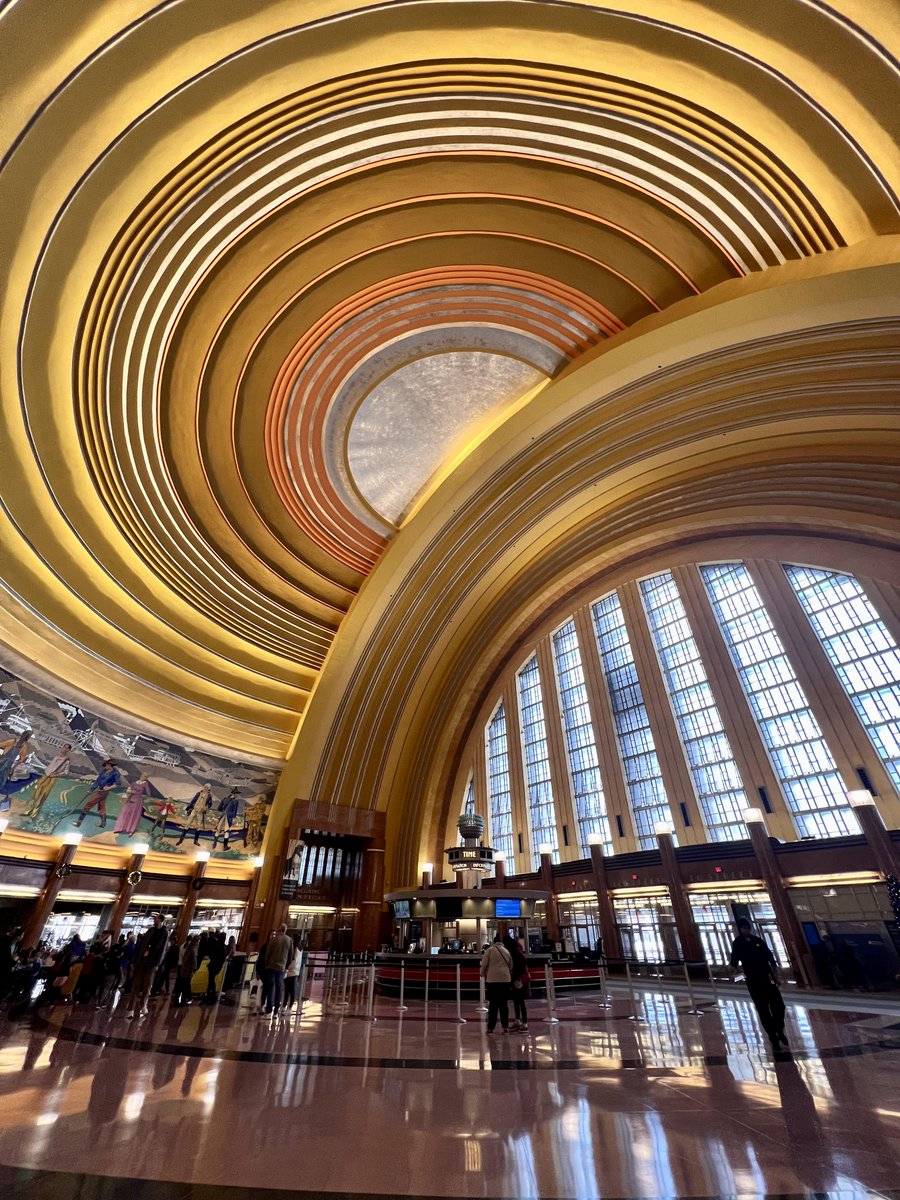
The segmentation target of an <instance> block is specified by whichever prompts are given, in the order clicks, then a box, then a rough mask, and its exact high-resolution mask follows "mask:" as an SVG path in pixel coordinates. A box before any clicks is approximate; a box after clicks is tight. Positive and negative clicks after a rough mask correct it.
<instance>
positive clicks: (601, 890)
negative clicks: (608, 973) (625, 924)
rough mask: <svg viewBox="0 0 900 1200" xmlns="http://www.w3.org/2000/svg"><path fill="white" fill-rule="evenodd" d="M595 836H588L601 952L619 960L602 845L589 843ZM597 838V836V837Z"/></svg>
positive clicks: (617, 936)
mask: <svg viewBox="0 0 900 1200" xmlns="http://www.w3.org/2000/svg"><path fill="white" fill-rule="evenodd" d="M594 836H595V835H594V834H590V835H589V836H588V843H589V846H590V851H591V867H592V868H593V872H594V889H595V891H596V892H597V909H598V912H599V916H600V934H601V936H602V938H603V952H604V954H605V955H606V957H607V958H621V957H622V946H621V943H620V942H619V929H618V926H617V925H616V910H615V908H614V907H613V902H612V896H611V895H610V894H609V881H608V879H607V876H606V859H605V858H604V856H603V845H602V843H601V842H600V841H599V840H598V841H596V842H594V841H591V838H593V837H594ZM597 836H599V835H597Z"/></svg>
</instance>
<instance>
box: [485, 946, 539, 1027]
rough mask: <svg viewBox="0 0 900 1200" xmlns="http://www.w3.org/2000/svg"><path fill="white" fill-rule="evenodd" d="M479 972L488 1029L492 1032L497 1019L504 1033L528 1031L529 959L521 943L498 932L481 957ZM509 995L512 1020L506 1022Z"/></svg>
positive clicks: (507, 1018) (507, 1019)
mask: <svg viewBox="0 0 900 1200" xmlns="http://www.w3.org/2000/svg"><path fill="white" fill-rule="evenodd" d="M481 975H482V978H483V979H484V991H485V996H486V998H487V1003H488V1015H487V1031H488V1033H494V1031H495V1030H496V1028H497V1019H498V1018H499V1020H500V1028H501V1029H502V1031H503V1033H509V1032H510V1030H512V1032H514V1033H525V1032H527V1030H528V1008H527V1006H526V1003H525V1002H526V1000H527V999H528V997H529V996H530V995H531V976H530V974H529V972H528V959H527V958H526V957H525V950H524V947H523V946H522V944H521V942H519V941H517V940H516V938H515V937H513V936H512V935H507V936H506V937H501V935H500V934H499V933H498V934H497V936H496V937H495V938H494V940H493V942H492V943H491V944H490V945H489V946H488V947H487V949H486V950H485V952H484V954H483V955H482V956H481ZM510 996H512V1002H513V1021H512V1024H511V1025H510V1021H509V1000H510Z"/></svg>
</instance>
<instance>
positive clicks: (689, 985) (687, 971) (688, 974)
mask: <svg viewBox="0 0 900 1200" xmlns="http://www.w3.org/2000/svg"><path fill="white" fill-rule="evenodd" d="M682 966H683V968H684V981H685V983H686V984H687V989H688V1001H689V1003H690V1006H691V1007H690V1008H689V1009H688V1012H689V1013H690V1014H691V1015H692V1016H695V1017H702V1016H703V1010H702V1009H701V1008H698V1007H697V1002H696V1000H695V999H694V985H693V983H691V972H690V969H689V968H688V965H687V963H682Z"/></svg>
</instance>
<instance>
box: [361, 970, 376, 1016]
mask: <svg viewBox="0 0 900 1200" xmlns="http://www.w3.org/2000/svg"><path fill="white" fill-rule="evenodd" d="M364 970H365V971H366V973H367V974H368V977H369V981H368V982H369V989H368V995H367V997H366V1020H367V1021H374V1020H375V964H374V963H372V964H371V966H369V967H366V968H364Z"/></svg>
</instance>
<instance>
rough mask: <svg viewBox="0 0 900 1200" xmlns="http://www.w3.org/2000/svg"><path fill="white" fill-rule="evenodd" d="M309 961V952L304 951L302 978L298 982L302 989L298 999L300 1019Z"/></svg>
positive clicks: (301, 960) (301, 963) (301, 964)
mask: <svg viewBox="0 0 900 1200" xmlns="http://www.w3.org/2000/svg"><path fill="white" fill-rule="evenodd" d="M308 961H309V960H308V958H307V951H306V950H304V951H303V955H302V957H301V959H300V978H299V979H298V980H297V984H298V986H299V988H300V995H299V996H298V997H297V1016H298V1017H302V1016H303V997H304V994H305V992H306V964H307V962H308Z"/></svg>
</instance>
